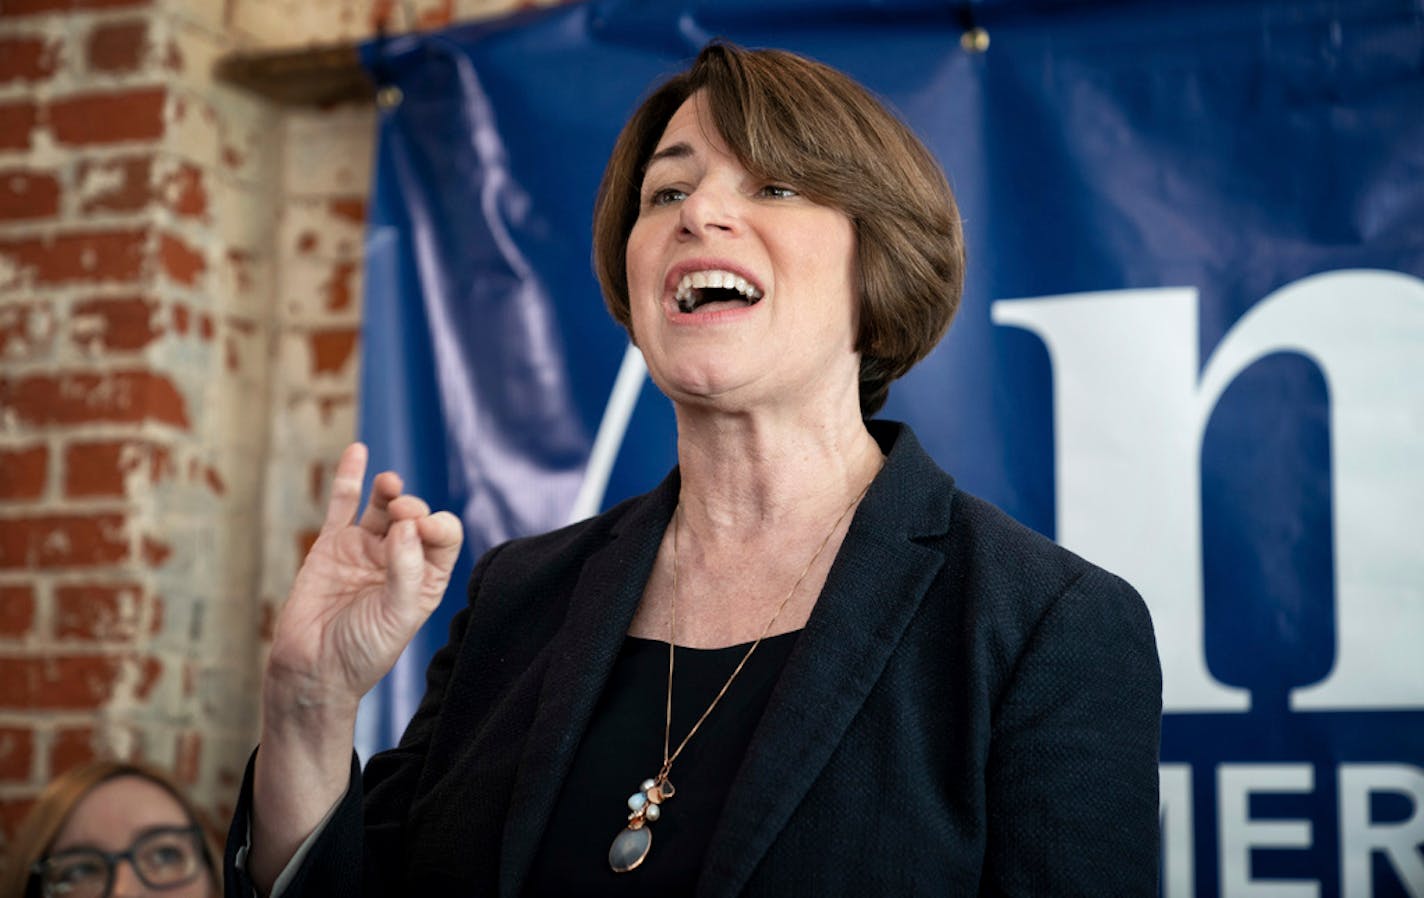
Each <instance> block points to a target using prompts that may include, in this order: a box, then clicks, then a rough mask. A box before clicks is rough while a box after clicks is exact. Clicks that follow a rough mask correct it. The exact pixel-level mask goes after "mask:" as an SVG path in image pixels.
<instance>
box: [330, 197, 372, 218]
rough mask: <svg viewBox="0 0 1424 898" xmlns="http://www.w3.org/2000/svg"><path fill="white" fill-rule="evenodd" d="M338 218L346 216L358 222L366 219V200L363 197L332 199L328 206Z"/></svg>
mask: <svg viewBox="0 0 1424 898" xmlns="http://www.w3.org/2000/svg"><path fill="white" fill-rule="evenodd" d="M327 208H329V209H330V210H331V214H333V215H335V216H336V217H337V218H344V219H346V220H347V221H350V222H354V223H356V224H364V223H365V221H366V201H365V200H364V199H361V198H359V197H358V198H355V199H350V198H348V199H337V200H332V201H331V203H330V204H329V206H328V207H327Z"/></svg>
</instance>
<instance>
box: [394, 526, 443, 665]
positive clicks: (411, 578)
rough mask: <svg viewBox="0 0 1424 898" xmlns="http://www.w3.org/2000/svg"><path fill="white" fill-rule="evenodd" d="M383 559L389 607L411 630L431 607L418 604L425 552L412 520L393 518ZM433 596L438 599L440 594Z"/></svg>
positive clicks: (420, 621)
mask: <svg viewBox="0 0 1424 898" xmlns="http://www.w3.org/2000/svg"><path fill="white" fill-rule="evenodd" d="M386 562H387V564H386V594H387V596H388V597H389V600H390V601H391V603H392V610H393V611H394V612H395V615H396V617H397V618H398V619H399V620H401V621H402V622H403V623H404V625H405V626H406V627H408V628H409V629H410V630H411V632H414V631H415V629H417V628H419V626H420V624H421V623H423V622H424V620H425V617H426V616H427V615H429V613H430V611H431V610H432V609H433V607H434V606H433V605H432V606H431V607H430V608H425V607H424V606H423V605H422V603H421V586H422V585H423V583H424V580H425V553H424V551H423V550H422V547H421V544H420V534H419V533H418V532H417V529H416V523H415V521H396V522H395V523H394V524H392V525H391V529H390V532H389V533H388V534H387V536H386ZM435 598H436V601H437V602H438V600H439V596H438V595H437V596H436V597H435ZM407 638H408V634H407Z"/></svg>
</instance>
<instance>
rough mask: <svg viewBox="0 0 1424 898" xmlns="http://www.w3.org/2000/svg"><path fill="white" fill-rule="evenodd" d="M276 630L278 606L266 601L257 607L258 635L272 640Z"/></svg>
mask: <svg viewBox="0 0 1424 898" xmlns="http://www.w3.org/2000/svg"><path fill="white" fill-rule="evenodd" d="M302 557H303V558H305V557H306V556H305V555H303V556H302ZM276 631H277V606H276V604H275V603H273V602H271V601H264V602H263V603H262V604H261V606H259V607H258V609H257V637H258V638H259V639H261V640H262V641H263V642H271V641H272V634H273V633H275V632H276Z"/></svg>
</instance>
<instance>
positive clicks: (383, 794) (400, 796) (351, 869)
mask: <svg viewBox="0 0 1424 898" xmlns="http://www.w3.org/2000/svg"><path fill="white" fill-rule="evenodd" d="M500 548H501V547H496V548H494V549H491V550H490V551H489V552H487V553H485V555H484V557H483V558H482V559H480V562H479V563H478V564H477V565H476V566H475V570H474V572H473V574H472V575H471V577H470V586H469V595H470V596H471V597H473V596H475V595H477V594H478V592H479V585H480V583H481V582H482V579H483V577H484V574H485V572H486V571H487V570H488V569H489V567H490V565H491V563H492V562H493V560H494V558H495V556H496V555H497V554H498V553H499V551H500ZM469 618H470V608H469V607H468V606H467V607H465V608H463V609H461V610H460V611H459V612H458V613H457V614H456V615H455V618H454V620H453V621H451V624H450V638H449V640H448V641H447V642H446V644H445V645H444V646H443V647H442V648H441V649H440V650H439V651H438V652H436V653H435V656H434V658H432V659H431V662H430V666H429V667H428V668H427V669H426V672H425V696H424V697H423V698H422V699H421V702H420V707H419V708H418V709H417V710H416V712H415V716H414V717H412V718H411V722H410V724H409V725H408V726H407V727H406V730H405V733H404V734H403V735H402V736H401V741H400V744H399V745H398V746H396V747H395V748H393V749H390V750H389V751H384V752H381V753H380V754H377V755H374V756H373V757H372V758H371V759H370V761H369V762H367V764H366V770H365V773H364V774H362V773H361V772H360V768H359V765H358V764H357V761H356V759H355V757H354V756H353V758H352V770H351V780H350V783H349V785H348V786H347V789H346V795H345V797H343V798H342V799H341V801H340V802H339V803H338V805H337V807H336V809H335V810H334V812H333V813H332V814H331V816H330V818H329V819H328V820H327V822H326V824H325V826H324V828H323V829H322V831H321V832H320V833H319V834H318V835H317V837H316V840H315V841H314V842H313V843H312V844H311V846H310V849H309V850H308V852H307V854H306V856H305V857H304V858H303V859H302V861H301V864H300V866H298V867H297V869H296V870H295V871H294V873H293V876H292V879H291V881H290V883H289V884H288V885H287V887H286V888H285V889H283V891H282V894H281V898H308V896H310V898H325V896H332V895H340V896H342V898H363V896H385V895H394V894H399V891H398V889H399V882H400V879H401V877H402V875H403V871H404V861H405V856H406V844H405V823H406V817H407V814H408V812H409V810H410V805H411V801H412V800H413V799H414V796H415V793H416V789H417V786H418V784H419V782H420V779H421V774H422V773H423V771H424V769H425V756H426V753H427V751H428V749H429V746H430V743H431V738H432V734H433V733H434V730H435V727H436V725H437V723H438V720H439V715H440V708H441V705H442V704H443V703H444V699H445V693H446V690H447V688H449V685H450V681H451V678H452V675H453V671H454V668H455V663H456V661H457V659H458V658H459V655H460V647H461V645H462V644H463V642H464V637H465V633H466V630H467V627H468V624H469ZM257 750H258V751H261V747H260V746H259V747H258V749H257ZM253 757H254V759H255V757H256V754H255V753H254V755H253ZM251 808H252V762H251V761H249V763H248V770H247V775H246V776H245V777H244V778H243V783H242V788H241V791H240V793H239V795H238V803H237V808H236V811H235V812H234V815H233V821H232V825H231V827H230V828H229V830H228V840H227V848H226V851H225V852H224V855H225V856H224V863H223V867H224V880H225V882H226V887H227V889H226V892H225V894H227V895H230V896H242V898H247V896H256V895H257V893H256V891H255V890H254V889H253V887H252V883H251V881H250V880H249V879H248V878H247V875H246V872H245V870H243V869H242V865H240V864H238V863H237V857H238V852H239V851H241V850H242V849H243V846H244V845H245V844H246V841H247V833H248V832H250V825H251Z"/></svg>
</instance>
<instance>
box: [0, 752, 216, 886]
mask: <svg viewBox="0 0 1424 898" xmlns="http://www.w3.org/2000/svg"><path fill="white" fill-rule="evenodd" d="M126 776H133V777H138V778H139V779H142V780H148V781H149V782H151V783H153V784H154V785H157V786H159V787H160V788H162V789H163V790H164V791H165V792H167V793H168V794H169V795H172V796H173V800H174V801H176V802H178V804H179V805H180V806H181V807H182V808H183V813H184V814H185V815H186V816H187V817H188V820H189V822H190V823H192V824H193V825H194V826H197V827H200V828H201V829H202V830H203V860H204V862H205V865H206V867H207V876H208V881H209V882H211V883H212V886H213V894H214V895H221V894H222V879H221V876H220V871H221V869H222V867H221V865H220V863H219V858H220V855H219V854H218V852H217V846H216V843H215V842H214V840H213V829H212V827H211V826H210V825H208V823H207V821H206V820H205V819H204V816H203V814H202V813H201V812H200V811H199V810H198V809H197V807H195V806H194V805H193V802H192V801H191V800H189V798H188V796H186V795H185V794H183V790H182V789H181V788H180V787H179V786H178V784H177V783H175V782H174V781H173V779H172V777H170V776H168V774H166V773H164V772H163V771H161V770H159V769H157V768H155V767H150V766H149V765H147V764H143V763H139V762H137V761H107V760H100V761H90V762H89V763H87V764H82V765H80V766H78V767H74V768H71V769H70V770H67V771H65V772H64V773H61V774H60V775H59V776H57V777H55V778H54V779H53V780H51V781H50V783H49V785H47V786H45V788H44V791H43V792H41V793H40V797H39V798H38V799H37V800H36V801H35V804H34V806H33V807H32V808H30V811H29V813H28V814H26V815H25V820H24V822H23V823H21V824H20V831H19V835H18V836H16V838H15V843H14V844H13V845H11V846H10V851H9V855H10V856H9V857H8V858H7V859H6V867H5V871H4V875H3V876H0V898H38V896H39V895H40V891H39V880H38V879H34V878H32V876H31V874H30V868H31V867H33V866H34V865H35V864H36V863H37V862H38V861H39V860H40V859H41V858H43V857H44V856H45V854H46V853H47V852H48V851H49V850H50V848H51V847H52V846H53V844H54V839H55V836H57V835H59V831H60V830H61V829H63V828H64V822H65V821H66V820H68V819H69V815H70V813H71V812H72V811H73V810H74V808H75V806H77V805H78V804H79V803H80V802H81V801H83V800H84V797H85V796H87V795H88V794H89V793H90V792H92V791H93V790H94V788H95V787H96V786H99V785H101V784H103V783H107V782H109V781H110V780H115V779H120V778H122V777H126Z"/></svg>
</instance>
